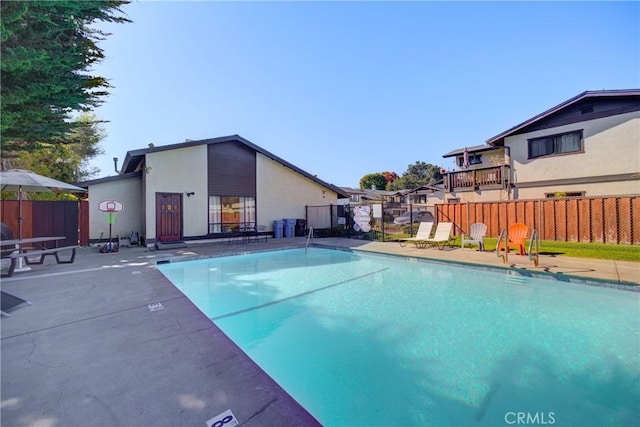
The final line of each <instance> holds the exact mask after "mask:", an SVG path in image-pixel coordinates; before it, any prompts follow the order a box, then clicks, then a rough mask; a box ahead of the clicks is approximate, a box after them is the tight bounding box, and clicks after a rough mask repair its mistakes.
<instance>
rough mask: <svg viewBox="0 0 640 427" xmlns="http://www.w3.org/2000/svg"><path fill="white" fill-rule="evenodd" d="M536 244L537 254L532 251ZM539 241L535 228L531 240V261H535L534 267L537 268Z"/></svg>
mask: <svg viewBox="0 0 640 427" xmlns="http://www.w3.org/2000/svg"><path fill="white" fill-rule="evenodd" d="M533 242H535V249H536V250H535V253H533V251H532V250H531V249H532V248H533V245H534V243H533ZM539 249H540V248H539V239H538V232H537V231H536V229H535V228H534V229H533V231H532V232H531V240H529V260H530V261H533V265H535V266H536V267H537V266H538V250H539Z"/></svg>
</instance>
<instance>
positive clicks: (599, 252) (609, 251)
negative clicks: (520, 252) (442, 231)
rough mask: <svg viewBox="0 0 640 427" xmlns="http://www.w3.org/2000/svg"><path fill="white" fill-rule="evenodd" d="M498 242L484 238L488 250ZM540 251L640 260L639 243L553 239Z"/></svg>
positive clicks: (388, 237) (456, 242)
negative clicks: (621, 243) (624, 243)
mask: <svg viewBox="0 0 640 427" xmlns="http://www.w3.org/2000/svg"><path fill="white" fill-rule="evenodd" d="M404 237H409V236H408V234H393V235H388V234H387V235H385V240H386V241H393V240H397V239H399V238H404ZM452 242H453V243H452V245H454V246H460V236H456V237H454V239H453V241H452ZM497 243H498V239H497V238H485V239H484V244H485V248H486V250H488V251H495V250H496V244H497ZM525 249H529V240H527V246H525ZM512 251H513V249H512ZM538 252H539V253H540V255H551V256H568V257H576V258H592V259H611V260H616V261H634V262H640V246H638V245H611V244H605V243H583V242H556V241H553V240H542V241H541V242H540V247H539V250H538Z"/></svg>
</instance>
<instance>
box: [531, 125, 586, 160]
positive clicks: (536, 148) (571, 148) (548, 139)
mask: <svg viewBox="0 0 640 427" xmlns="http://www.w3.org/2000/svg"><path fill="white" fill-rule="evenodd" d="M582 151H583V149H582V131H581V130H579V131H574V132H568V133H562V134H558V135H551V136H545V137H542V138H534V139H530V140H529V158H530V159H535V158H536V157H542V156H552V155H557V154H564V153H578V152H582Z"/></svg>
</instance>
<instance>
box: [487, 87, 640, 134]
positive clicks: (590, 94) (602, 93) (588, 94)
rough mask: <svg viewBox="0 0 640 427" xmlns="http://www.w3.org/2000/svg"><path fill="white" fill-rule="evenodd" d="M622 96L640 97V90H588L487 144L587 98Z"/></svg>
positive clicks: (507, 131) (516, 126)
mask: <svg viewBox="0 0 640 427" xmlns="http://www.w3.org/2000/svg"><path fill="white" fill-rule="evenodd" d="M620 96H625V97H626V96H640V89H618V90H591V91H590V90H588V91H585V92H582V93H581V94H579V95H577V96H574V97H573V98H571V99H568V100H566V101H564V102H563V103H561V104H558V105H556V106H555V107H553V108H550V109H548V110H547V111H545V112H543V113H540V114H538V115H537V116H534V117H532V118H530V119H529V120H526V121H524V122H522V123H520V124H518V125H515V126H514V127H512V128H510V129H507V130H505V131H504V132H502V133H499V134H498V135H496V136H494V137H493V138H489V139H487V141H486V144H488V145H496V144H497V143H499V142H500V141H501V140H503V139H504V138H506V137H508V136H511V135H513V134H515V133H516V132H518V131H519V130H520V129H522V128H524V127H526V126H529V125H531V124H533V123H535V122H537V121H540V120H542V119H544V118H547V117H549V116H550V115H551V114H554V113H557V112H558V111H560V110H562V109H564V108H567V107H569V106H571V105H573V104H575V103H576V102H579V101H582V100H584V99H587V98H603V97H620Z"/></svg>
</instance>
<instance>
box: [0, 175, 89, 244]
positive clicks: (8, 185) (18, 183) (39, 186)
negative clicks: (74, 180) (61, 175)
mask: <svg viewBox="0 0 640 427" xmlns="http://www.w3.org/2000/svg"><path fill="white" fill-rule="evenodd" d="M0 189H2V191H17V192H18V206H19V208H18V209H19V214H18V224H19V227H18V228H19V230H18V239H22V220H23V218H22V199H23V198H24V197H23V193H24V192H37V193H52V192H53V193H85V192H86V190H85V189H84V188H80V187H76V186H75V185H71V184H67V183H66V182H62V181H58V180H57V179H53V178H48V177H46V176H42V175H38V174H37V173H35V172H31V171H28V170H24V169H10V170H6V171H0Z"/></svg>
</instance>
